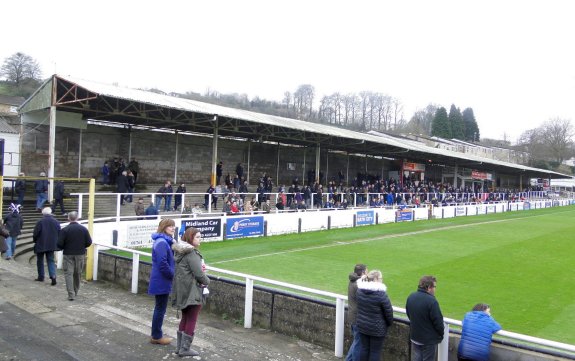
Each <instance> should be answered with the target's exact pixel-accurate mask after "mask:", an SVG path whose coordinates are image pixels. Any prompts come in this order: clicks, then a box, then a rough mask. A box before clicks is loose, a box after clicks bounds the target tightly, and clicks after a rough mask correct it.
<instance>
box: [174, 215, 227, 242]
mask: <svg viewBox="0 0 575 361" xmlns="http://www.w3.org/2000/svg"><path fill="white" fill-rule="evenodd" d="M189 227H194V228H197V229H199V230H200V233H201V234H202V238H221V237H222V220H221V218H197V219H182V224H181V226H180V232H179V234H180V238H181V237H182V236H183V235H184V231H185V230H186V229H187V228H189Z"/></svg>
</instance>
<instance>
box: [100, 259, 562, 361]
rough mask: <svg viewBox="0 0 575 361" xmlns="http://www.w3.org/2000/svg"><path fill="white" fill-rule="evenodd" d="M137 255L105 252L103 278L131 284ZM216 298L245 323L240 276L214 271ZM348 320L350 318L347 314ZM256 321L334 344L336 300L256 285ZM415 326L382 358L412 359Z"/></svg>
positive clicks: (404, 328) (212, 303) (501, 356)
mask: <svg viewBox="0 0 575 361" xmlns="http://www.w3.org/2000/svg"><path fill="white" fill-rule="evenodd" d="M150 271H151V265H150V264H149V263H144V262H140V267H139V279H138V292H139V293H144V294H145V293H146V292H147V288H148V282H149V279H150ZM131 277H132V260H131V259H126V258H122V257H116V256H112V255H107V254H104V253H100V255H99V257H98V279H100V280H105V281H109V282H113V283H115V284H117V285H119V286H121V287H123V288H125V289H126V290H129V289H131V284H132V283H131V282H132V281H131ZM210 279H211V282H210V287H209V288H210V297H209V299H208V302H207V304H206V306H205V307H204V310H205V311H207V312H211V313H214V314H217V315H221V316H222V317H224V318H227V319H231V320H236V321H238V322H241V323H242V324H243V315H244V311H243V309H244V300H245V294H244V293H245V287H244V284H243V283H241V282H238V281H232V280H227V279H222V278H220V277H214V276H210ZM346 319H347V317H346ZM252 323H253V326H255V327H261V328H266V329H270V330H273V331H276V332H279V333H282V334H286V335H289V336H293V337H297V338H299V339H301V340H304V341H308V342H312V343H314V344H317V345H320V346H323V347H326V348H328V349H334V345H335V343H334V342H335V341H334V340H335V335H334V332H335V305H334V304H333V303H331V302H325V301H319V300H313V299H309V298H303V297H300V296H295V295H293V294H290V293H287V292H282V291H278V290H273V289H268V288H265V287H258V286H254V294H253V314H252ZM350 344H351V333H350V327H349V325H347V324H346V332H345V346H344V350H345V351H344V352H346V351H347V349H348V347H349V345H350ZM458 344H459V337H458V336H457V335H451V336H450V340H449V352H450V353H449V360H450V361H455V360H457V346H458ZM409 348H410V341H409V325H408V322H407V321H404V320H401V319H396V320H395V322H394V324H393V325H392V327H391V328H390V329H389V332H388V334H387V336H386V339H385V345H384V350H383V355H382V360H385V361H408V360H409V359H410V349H409ZM491 360H492V361H544V360H547V361H548V360H567V359H566V358H559V357H553V356H549V355H544V354H540V353H536V352H530V351H526V350H522V349H518V348H515V347H510V346H504V345H501V344H495V343H494V344H493V346H492V351H491Z"/></svg>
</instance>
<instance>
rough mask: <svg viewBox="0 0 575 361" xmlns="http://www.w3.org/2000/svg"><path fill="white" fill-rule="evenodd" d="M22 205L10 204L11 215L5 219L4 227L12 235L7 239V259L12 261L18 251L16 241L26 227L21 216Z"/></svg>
mask: <svg viewBox="0 0 575 361" xmlns="http://www.w3.org/2000/svg"><path fill="white" fill-rule="evenodd" d="M20 207H21V206H20V205H19V204H14V203H11V204H10V207H9V209H10V214H8V215H7V216H6V217H4V226H6V228H7V229H8V232H9V233H10V234H9V236H8V237H6V245H7V246H8V249H7V250H6V259H7V260H9V259H12V256H14V253H15V251H16V239H17V238H18V236H19V235H20V234H21V231H22V227H23V226H24V219H23V218H22V216H21V215H20Z"/></svg>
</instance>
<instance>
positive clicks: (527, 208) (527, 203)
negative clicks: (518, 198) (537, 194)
mask: <svg viewBox="0 0 575 361" xmlns="http://www.w3.org/2000/svg"><path fill="white" fill-rule="evenodd" d="M529 209H531V203H529V202H523V210H524V211H527V210H529Z"/></svg>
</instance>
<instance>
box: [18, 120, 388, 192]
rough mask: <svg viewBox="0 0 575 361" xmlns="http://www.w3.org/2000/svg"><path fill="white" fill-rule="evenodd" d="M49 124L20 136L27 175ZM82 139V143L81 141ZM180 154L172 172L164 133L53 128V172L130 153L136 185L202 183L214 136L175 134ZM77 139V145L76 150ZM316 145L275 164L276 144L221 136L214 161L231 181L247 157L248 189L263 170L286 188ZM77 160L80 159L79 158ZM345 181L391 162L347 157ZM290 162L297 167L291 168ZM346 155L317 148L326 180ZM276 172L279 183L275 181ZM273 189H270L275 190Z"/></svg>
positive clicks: (309, 163)
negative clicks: (136, 168) (134, 163)
mask: <svg viewBox="0 0 575 361" xmlns="http://www.w3.org/2000/svg"><path fill="white" fill-rule="evenodd" d="M48 138H49V125H48V123H46V125H38V124H25V125H24V136H23V139H22V171H24V172H26V174H27V175H38V174H39V173H40V172H41V171H46V170H47V168H48V156H49V154H48V140H49V139H48ZM80 138H81V142H80ZM177 142H178V158H177V174H176V135H175V134H171V133H165V132H153V131H144V130H132V131H130V130H129V129H127V128H115V127H104V126H98V125H93V124H89V125H88V127H87V129H85V130H82V131H80V129H73V128H65V127H57V128H56V146H55V153H54V155H55V164H56V168H55V172H54V174H55V176H57V177H77V176H78V168H80V177H95V178H98V177H99V176H100V169H101V167H102V165H103V164H104V161H106V160H111V159H113V158H123V159H124V160H125V161H126V164H127V163H128V161H129V157H133V158H136V160H137V161H138V162H139V164H140V173H139V174H138V179H139V182H140V183H148V184H162V183H163V182H164V181H165V180H166V179H170V180H174V179H176V177H177V179H176V181H177V182H184V183H186V184H190V185H191V184H205V185H206V188H207V185H208V183H209V180H210V175H211V171H212V168H211V167H212V164H211V162H212V137H206V136H190V135H178V140H177ZM80 143H81V149H80ZM315 152H316V150H315V148H301V147H290V146H280V147H279V167H278V146H277V144H268V143H254V142H252V143H248V142H247V141H242V140H231V139H220V140H219V141H218V161H220V160H221V161H223V163H224V175H223V177H222V182H223V180H224V179H223V178H225V176H226V174H228V173H229V174H230V176H231V177H232V179H233V176H234V175H235V169H236V165H237V164H238V163H242V165H243V167H244V176H247V172H248V157H249V160H250V164H249V176H250V184H251V185H252V187H251V189H250V190H251V191H255V187H256V186H257V182H258V180H259V178H260V177H261V176H262V175H263V174H264V173H267V174H268V176H271V177H272V178H273V182H274V185H276V186H277V185H278V184H284V185H285V186H286V187H289V185H290V184H291V182H292V180H293V179H294V178H295V177H298V178H299V179H300V182H305V181H306V180H307V171H308V170H310V169H315ZM80 156H81V158H82V159H81V162H80V163H79V161H78V160H79V157H80ZM349 158H350V159H349V181H350V182H351V180H353V178H354V177H355V176H356V174H357V172H362V173H365V172H366V170H367V172H368V173H369V174H374V175H382V174H383V175H384V176H387V171H389V168H390V167H392V164H391V163H390V162H389V161H384V160H381V159H375V158H367V159H366V158H365V157H357V156H350V157H349ZM288 164H293V165H295V169H290V168H289V167H288ZM347 164H348V157H347V155H345V154H341V153H329V158H327V152H326V149H321V156H320V169H321V171H322V172H323V173H324V174H325V180H324V184H325V182H326V181H327V180H335V179H337V173H338V171H340V170H341V171H342V172H343V174H344V176H345V175H346V173H347V171H346V169H347ZM278 175H279V182H278V179H277V178H278ZM275 189H276V188H275V187H274V191H275Z"/></svg>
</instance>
